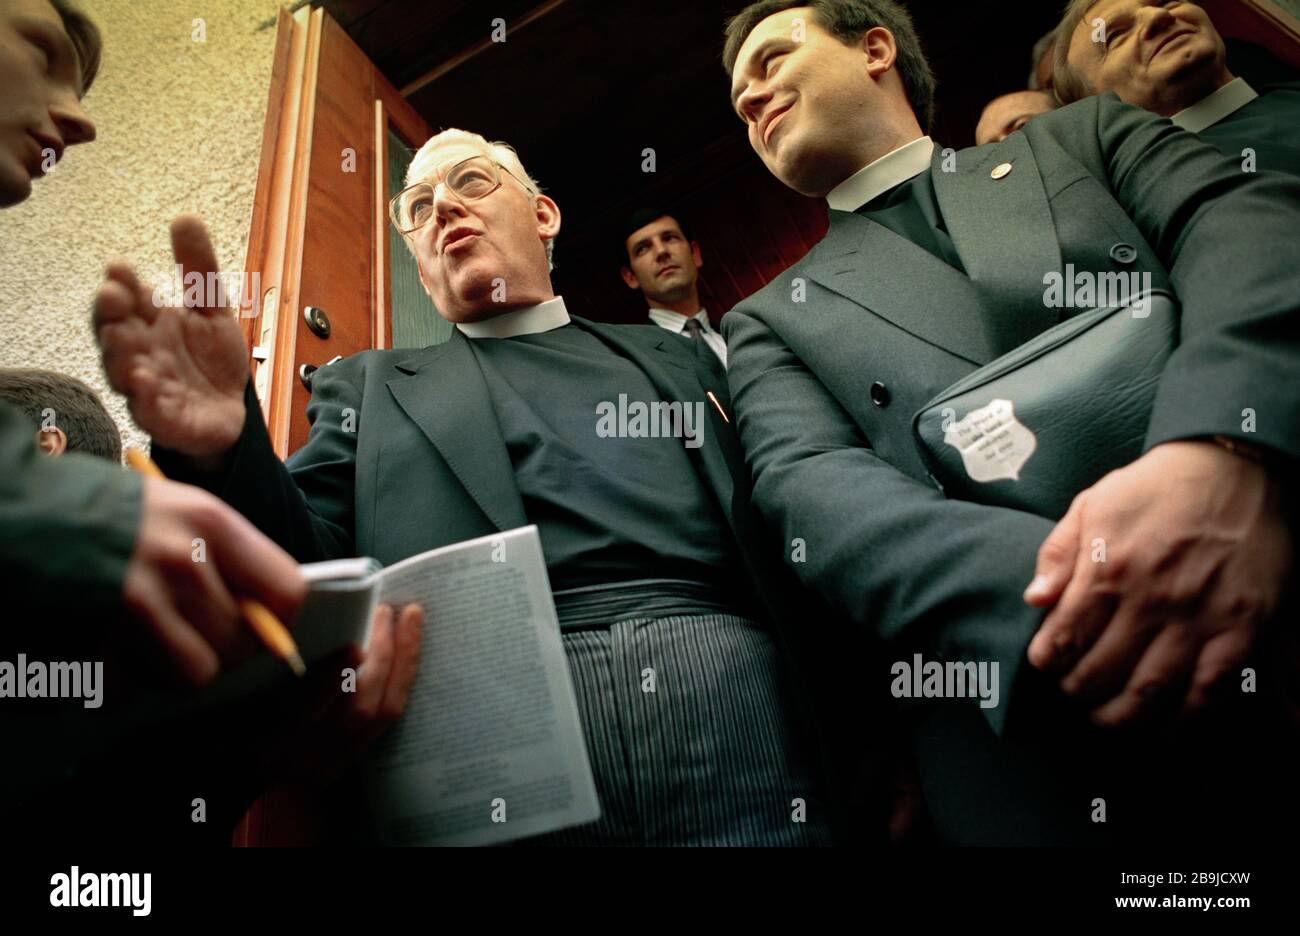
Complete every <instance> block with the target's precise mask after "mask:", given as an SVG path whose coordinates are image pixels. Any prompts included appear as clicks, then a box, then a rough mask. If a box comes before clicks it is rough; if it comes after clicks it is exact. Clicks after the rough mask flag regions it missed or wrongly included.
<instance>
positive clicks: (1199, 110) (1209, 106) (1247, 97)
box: [1169, 78, 1259, 133]
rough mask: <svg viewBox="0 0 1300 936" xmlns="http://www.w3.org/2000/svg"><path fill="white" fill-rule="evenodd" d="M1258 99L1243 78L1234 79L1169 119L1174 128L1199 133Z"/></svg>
mask: <svg viewBox="0 0 1300 936" xmlns="http://www.w3.org/2000/svg"><path fill="white" fill-rule="evenodd" d="M1257 97H1259V95H1258V94H1256V93H1255V89H1254V88H1252V87H1251V86H1250V85H1248V84H1246V79H1245V78H1234V79H1232V80H1231V81H1229V82H1228V83H1227V84H1226V85H1224V86H1223V87H1222V88H1220V89H1219V90H1218V91H1215V92H1213V93H1211V94H1207V95H1206V96H1205V97H1203V98H1201V99H1200V100H1199V101H1197V102H1196V103H1195V104H1193V105H1192V106H1191V107H1187V108H1184V109H1183V110H1180V111H1179V112H1178V113H1176V114H1174V116H1172V117H1170V118H1169V119H1170V120H1172V121H1173V122H1174V126H1175V127H1182V128H1183V129H1184V130H1186V131H1187V132H1188V133H1200V132H1201V131H1202V130H1206V129H1208V128H1210V127H1213V126H1214V125H1215V124H1216V123H1218V122H1219V121H1220V120H1222V119H1223V118H1224V117H1227V116H1228V115H1229V114H1233V113H1236V112H1237V111H1239V110H1241V109H1242V108H1243V107H1245V106H1246V105H1247V104H1249V103H1250V102H1251V101H1253V100H1255V98H1257Z"/></svg>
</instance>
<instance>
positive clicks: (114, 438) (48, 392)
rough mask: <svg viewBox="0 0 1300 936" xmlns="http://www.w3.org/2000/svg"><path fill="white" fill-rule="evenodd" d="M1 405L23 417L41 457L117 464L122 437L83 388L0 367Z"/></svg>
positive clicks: (43, 373) (59, 377)
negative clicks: (76, 456)
mask: <svg viewBox="0 0 1300 936" xmlns="http://www.w3.org/2000/svg"><path fill="white" fill-rule="evenodd" d="M0 400H3V401H4V402H6V403H8V404H9V405H11V406H13V407H15V408H16V409H18V410H20V411H21V412H23V413H25V414H26V415H27V418H28V419H29V420H31V422H32V426H33V427H34V428H35V431H36V447H37V448H39V449H40V450H41V451H42V452H44V453H45V454H46V455H50V456H53V457H58V456H60V455H62V454H63V453H64V452H85V453H86V454H87V455H94V456H97V457H99V458H106V459H108V460H109V461H112V462H120V461H121V460H122V435H121V433H119V432H118V431H117V425H116V424H115V423H114V422H113V417H111V416H109V415H108V410H106V409H104V404H103V403H101V402H100V400H99V397H98V396H96V395H95V391H94V390H92V389H91V388H90V387H89V386H88V385H87V384H86V383H84V382H83V381H80V380H78V379H77V378H76V377H69V376H68V375H67V374H59V373H56V372H54V371H49V370H37V369H35V368H17V367H0Z"/></svg>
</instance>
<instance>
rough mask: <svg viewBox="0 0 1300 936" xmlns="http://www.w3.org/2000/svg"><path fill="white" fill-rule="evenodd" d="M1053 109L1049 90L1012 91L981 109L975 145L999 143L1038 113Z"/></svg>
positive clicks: (1054, 105)
mask: <svg viewBox="0 0 1300 936" xmlns="http://www.w3.org/2000/svg"><path fill="white" fill-rule="evenodd" d="M1055 109H1056V98H1055V97H1053V96H1052V93H1051V92H1050V91H1012V92H1011V93H1010V94H1004V95H1002V96H1001V97H995V98H994V99H993V100H991V101H989V103H988V105H987V106H985V108H984V112H983V113H982V114H981V115H980V119H979V124H978V125H977V126H976V127H975V145H976V146H983V145H984V144H985V143H1001V142H1002V141H1003V140H1005V139H1006V138H1007V137H1009V136H1011V134H1013V133H1015V132H1016V131H1017V130H1019V129H1020V128H1021V127H1023V126H1024V125H1025V124H1027V123H1029V121H1030V120H1032V119H1033V118H1035V117H1037V116H1038V115H1039V114H1046V113H1047V112H1048V111H1052V110H1055Z"/></svg>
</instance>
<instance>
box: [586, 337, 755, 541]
mask: <svg viewBox="0 0 1300 936" xmlns="http://www.w3.org/2000/svg"><path fill="white" fill-rule="evenodd" d="M572 321H573V324H574V325H576V326H578V327H579V328H582V329H585V330H586V331H589V332H591V333H592V334H593V335H595V336H596V337H597V338H599V339H600V340H601V341H603V342H605V343H606V344H608V345H611V346H613V347H614V348H615V349H617V350H618V351H619V352H620V353H622V354H623V355H624V356H625V357H627V358H629V359H631V360H632V361H635V362H636V364H637V365H638V366H639V367H640V368H641V370H642V372H643V373H644V374H645V375H646V377H648V378H649V380H650V382H651V383H652V384H653V385H654V388H655V390H656V391H657V392H658V393H659V394H660V396H661V397H662V398H663V399H665V400H667V401H669V402H672V401H674V400H680V401H682V402H683V403H694V402H696V401H699V402H702V403H703V404H704V412H705V414H706V415H705V419H706V420H707V422H706V425H707V427H708V428H707V429H706V430H705V431H704V432H703V438H702V439H701V444H700V447H699V448H698V449H693V450H692V449H688V450H687V451H688V452H693V453H695V454H697V455H698V456H699V458H700V462H701V465H702V466H703V469H704V473H705V476H706V478H707V480H708V482H709V484H710V486H711V487H712V488H713V492H714V494H715V495H716V496H717V498H718V502H719V504H720V505H721V506H722V512H723V514H724V515H725V516H726V518H727V522H728V524H732V526H733V530H734V518H733V517H732V496H733V494H734V491H735V480H734V478H735V476H734V475H733V473H732V470H733V463H734V464H736V465H739V466H740V467H741V468H743V467H744V455H743V454H742V453H741V452H740V448H739V443H738V442H737V441H736V439H735V435H734V431H735V427H734V426H732V425H728V423H727V422H726V421H725V420H724V418H723V416H722V414H721V411H720V409H719V407H725V406H727V405H728V402H729V399H730V398H729V396H728V395H727V392H726V386H725V381H723V380H721V379H720V378H719V379H717V380H716V381H715V380H714V379H713V378H712V377H711V376H709V375H711V374H712V373H713V371H712V370H711V369H708V368H706V367H705V365H704V364H703V363H697V362H694V361H691V362H689V363H688V361H689V359H687V358H686V357H685V356H684V355H683V356H680V357H679V356H678V355H677V354H674V353H673V351H672V350H670V345H669V344H668V342H669V341H670V340H674V339H671V336H669V335H668V334H667V333H666V332H665V333H664V334H663V335H658V336H657V335H655V334H654V333H653V332H648V331H646V330H643V329H638V328H628V327H625V326H621V325H601V324H599V323H596V322H589V321H587V320H586V319H581V318H577V317H574V318H573V320H572ZM656 331H662V329H656ZM646 334H649V335H650V336H651V337H650V339H649V340H648V341H647V340H646V338H645V335H646ZM695 350H698V349H695ZM705 350H706V351H707V349H705ZM708 353H710V354H712V352H711V351H709V352H708ZM715 382H716V386H715V385H714V383H715ZM708 391H712V392H713V396H714V398H715V399H716V400H717V401H718V402H717V404H715V403H714V402H713V401H712V400H710V399H709V397H708ZM734 418H735V417H734V416H733V415H732V414H731V413H730V412H727V414H726V419H728V420H729V419H734Z"/></svg>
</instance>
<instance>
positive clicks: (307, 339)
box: [245, 7, 450, 458]
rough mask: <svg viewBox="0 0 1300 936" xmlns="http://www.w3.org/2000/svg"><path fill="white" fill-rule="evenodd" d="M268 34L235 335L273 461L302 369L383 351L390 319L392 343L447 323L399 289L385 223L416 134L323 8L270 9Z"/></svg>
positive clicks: (302, 401)
mask: <svg viewBox="0 0 1300 936" xmlns="http://www.w3.org/2000/svg"><path fill="white" fill-rule="evenodd" d="M277 29H278V31H277V36H276V45H275V64H274V67H273V70H272V78H271V89H270V95H269V98H268V104H267V114H266V127H265V133H264V137H263V141H262V155H261V165H260V166H259V170H258V178H257V189H256V194H255V197H254V206H253V218H252V226H251V230H250V233H249V239H248V255H247V260H246V266H245V269H246V270H248V271H249V272H256V273H259V274H260V276H261V286H262V304H261V308H260V309H259V310H258V314H257V316H256V318H254V319H252V320H251V321H250V322H249V324H248V325H247V326H246V328H247V331H246V337H247V339H248V341H249V346H250V355H251V357H252V359H253V361H252V366H253V373H254V383H255V386H256V388H257V394H258V398H259V399H260V400H261V401H262V411H263V413H264V415H265V416H266V420H267V426H268V427H269V429H270V432H271V440H272V442H273V443H274V445H275V450H276V452H277V453H278V454H279V455H280V457H281V458H283V457H285V456H287V455H288V454H289V453H290V452H292V451H294V450H296V449H297V448H299V447H301V446H302V444H303V443H304V442H305V441H306V440H307V429H308V427H307V419H306V413H305V410H306V406H307V401H308V399H309V398H310V396H311V393H310V391H309V390H308V388H307V386H305V385H304V382H303V380H302V379H300V376H299V374H300V371H301V370H302V369H303V368H304V366H306V367H307V368H312V367H319V366H322V365H325V364H326V363H327V362H329V361H331V360H334V359H335V358H337V357H346V356H347V355H349V354H354V353H355V352H357V351H363V350H366V349H368V348H387V347H392V346H393V338H394V323H395V319H396V324H397V326H398V327H397V335H398V338H399V339H400V340H399V342H398V345H399V346H400V345H401V344H404V343H405V344H417V343H418V344H429V343H432V342H433V341H437V340H439V339H445V337H446V335H447V334H448V333H449V332H450V327H449V326H446V324H445V323H444V322H442V320H441V319H440V318H437V316H436V314H434V315H433V316H432V317H430V316H429V315H428V314H427V313H430V312H433V307H432V305H431V304H429V303H428V298H427V296H423V295H422V293H420V292H419V290H418V289H417V290H415V291H414V292H412V290H411V289H410V288H409V287H410V279H411V274H412V267H411V264H412V263H413V260H412V259H411V258H410V257H409V256H408V255H407V254H406V253H405V247H404V246H402V245H401V240H400V238H396V237H395V236H394V235H395V232H393V231H392V226H391V225H390V224H389V222H388V215H387V208H388V200H389V198H390V197H391V195H392V194H393V193H394V192H395V191H396V190H399V189H400V188H401V184H402V179H401V175H402V173H403V172H404V170H405V165H406V162H408V161H409V153H410V152H412V151H413V150H414V149H416V148H418V147H419V146H420V144H422V143H423V142H424V141H425V140H427V139H428V138H429V135H430V131H429V127H428V125H427V124H426V123H425V122H424V120H423V119H421V118H420V116H419V115H418V114H417V113H416V112H415V110H414V109H413V108H412V107H411V106H410V105H409V104H408V103H407V102H406V101H405V100H404V99H403V98H402V96H401V95H400V94H399V93H398V92H397V90H396V89H395V88H394V87H393V86H392V85H391V84H390V83H389V82H388V80H387V79H386V78H385V77H384V76H383V75H382V74H380V73H379V71H378V70H377V69H376V68H375V66H374V65H373V64H372V63H371V62H370V60H369V59H367V58H366V56H365V55H364V54H363V53H362V52H361V50H360V49H359V48H357V46H356V44H355V43H354V42H353V41H352V40H351V39H350V38H349V37H348V35H347V34H346V33H345V32H344V31H343V29H342V28H341V27H340V26H339V25H338V24H337V23H336V22H334V20H333V19H331V18H330V17H329V15H328V14H326V13H325V12H324V11H323V10H317V9H312V8H310V7H306V8H303V9H300V10H299V11H298V12H297V13H294V14H292V15H290V14H289V13H287V12H286V11H285V10H283V9H281V11H280V16H279V23H278V27H277ZM395 283H396V284H397V287H398V294H399V296H400V297H401V298H402V303H401V304H399V308H398V309H397V310H396V314H395V312H394V308H393V291H394V284H395ZM420 302H423V303H424V306H423V307H418V308H411V306H412V305H415V304H418V303H420ZM308 309H315V310H320V311H321V312H322V313H323V317H322V316H320V315H317V316H313V318H314V319H315V320H316V321H318V322H322V321H327V322H328V333H327V334H326V333H323V332H321V331H318V330H314V329H313V328H312V327H311V326H310V325H309V323H308V318H307V315H306V312H307V310H308ZM434 319H436V320H434ZM412 321H414V322H416V327H414V328H412V327H411V322H412Z"/></svg>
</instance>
